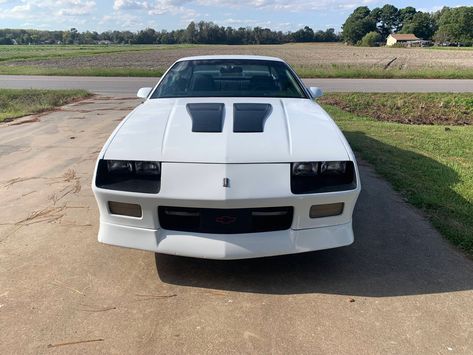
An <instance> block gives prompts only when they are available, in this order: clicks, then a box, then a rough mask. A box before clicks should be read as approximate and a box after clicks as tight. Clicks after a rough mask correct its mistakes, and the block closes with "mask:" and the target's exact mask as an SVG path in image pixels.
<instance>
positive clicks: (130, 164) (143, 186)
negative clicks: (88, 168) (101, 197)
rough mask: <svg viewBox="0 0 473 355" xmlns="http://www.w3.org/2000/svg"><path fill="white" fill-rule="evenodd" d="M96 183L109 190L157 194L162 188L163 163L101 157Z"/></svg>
mask: <svg viewBox="0 0 473 355" xmlns="http://www.w3.org/2000/svg"><path fill="white" fill-rule="evenodd" d="M154 167H156V169H154V170H156V171H153V168H154ZM95 185H96V186H97V187H99V188H101V189H107V190H116V191H129V192H142V193H150V194H156V193H158V192H159V190H160V188H161V163H159V162H143V161H128V160H127V161H124V160H105V159H101V160H100V161H99V164H98V167H97V176H96V178H95Z"/></svg>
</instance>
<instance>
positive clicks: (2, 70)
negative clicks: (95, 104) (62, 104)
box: [0, 64, 473, 79]
mask: <svg viewBox="0 0 473 355" xmlns="http://www.w3.org/2000/svg"><path fill="white" fill-rule="evenodd" d="M166 69H167V68H159V69H144V68H47V67H40V66H38V67H36V66H31V65H25V66H23V65H15V66H10V65H5V64H4V65H0V75H65V76H128V77H156V76H161V75H163V74H164V72H165V71H166ZM295 71H296V72H297V74H298V75H299V76H300V77H302V78H359V79H368V78H375V79H394V78H399V79H401V78H405V79H473V69H414V70H408V69H403V70H398V69H388V70H383V69H382V68H366V67H356V66H350V67H342V66H332V67H320V68H314V67H310V68H307V67H297V66H296V67H295Z"/></svg>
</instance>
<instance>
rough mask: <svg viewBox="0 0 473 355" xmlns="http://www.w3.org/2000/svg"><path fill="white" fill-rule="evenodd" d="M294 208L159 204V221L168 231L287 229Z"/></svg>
mask: <svg viewBox="0 0 473 355" xmlns="http://www.w3.org/2000/svg"><path fill="white" fill-rule="evenodd" d="M293 215H294V209H293V207H267V208H238V209H220V208H188V207H168V206H160V207H158V216H159V223H160V225H161V227H162V228H164V229H167V230H174V231H182V232H196V233H212V234H238V233H261V232H273V231H278V230H286V229H289V228H290V227H291V224H292V218H293Z"/></svg>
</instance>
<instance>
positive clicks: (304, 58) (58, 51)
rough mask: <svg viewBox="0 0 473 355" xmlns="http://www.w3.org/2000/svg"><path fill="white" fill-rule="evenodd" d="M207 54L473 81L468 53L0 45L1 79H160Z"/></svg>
mask: <svg viewBox="0 0 473 355" xmlns="http://www.w3.org/2000/svg"><path fill="white" fill-rule="evenodd" d="M206 54H255V55H268V56H276V57H281V58H283V59H284V60H286V61H287V62H288V63H289V64H291V65H292V66H293V67H294V68H295V69H296V71H297V72H298V74H299V75H300V76H302V77H305V78H314V77H320V78H331V77H333V78H457V79H466V78H473V52H472V51H471V50H465V49H456V48H452V49H448V50H447V49H444V48H441V49H440V48H439V49H436V48H386V47H378V48H365V47H353V46H346V45H343V44H340V43H337V44H323V43H293V44H283V45H248V46H242V45H238V46H229V45H144V46H138V45H130V46H126V45H124V46H119V45H112V46H98V45H97V46H93V45H90V46H0V74H25V75H26V74H30V75H91V76H160V75H162V74H163V72H164V70H166V68H167V67H168V66H169V65H170V64H172V63H173V62H174V61H175V60H176V59H178V58H181V57H185V56H193V55H206Z"/></svg>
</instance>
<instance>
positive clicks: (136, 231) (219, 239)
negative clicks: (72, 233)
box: [99, 222, 353, 259]
mask: <svg viewBox="0 0 473 355" xmlns="http://www.w3.org/2000/svg"><path fill="white" fill-rule="evenodd" d="M99 241H100V242H102V243H105V244H112V245H117V246H121V247H128V248H137V249H143V250H149V251H154V252H158V253H164V254H172V255H180V256H190V257H197V258H206V259H246V258H256V257H264V256H273V255H283V254H295V253H302V252H307V251H314V250H321V249H330V248H336V247H341V246H345V245H349V244H351V243H353V230H352V224H351V222H349V223H346V224H341V225H336V226H330V227H321V228H313V229H303V230H293V229H289V230H284V231H276V232H265V233H250V234H210V235H209V234H207V235H206V234H200V233H189V232H176V231H168V230H164V229H158V230H153V229H144V228H137V227H129V226H124V225H117V224H111V223H105V222H102V223H100V231H99Z"/></svg>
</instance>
